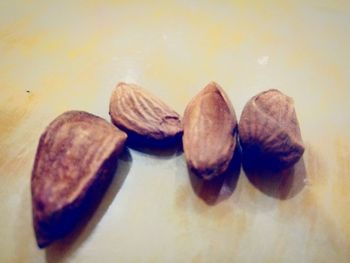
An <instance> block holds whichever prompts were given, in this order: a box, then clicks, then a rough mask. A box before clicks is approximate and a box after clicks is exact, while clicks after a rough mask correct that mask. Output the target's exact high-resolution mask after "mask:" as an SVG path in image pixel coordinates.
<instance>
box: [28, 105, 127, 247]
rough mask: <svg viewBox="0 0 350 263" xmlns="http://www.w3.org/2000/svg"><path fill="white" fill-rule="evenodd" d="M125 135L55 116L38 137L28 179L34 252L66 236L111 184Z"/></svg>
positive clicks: (88, 119)
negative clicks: (29, 183)
mask: <svg viewBox="0 0 350 263" xmlns="http://www.w3.org/2000/svg"><path fill="white" fill-rule="evenodd" d="M126 137H127V136H126V134H125V133H124V132H122V131H120V130H118V129H117V128H115V127H114V126H113V125H111V124H109V123H108V122H107V121H105V120H104V119H102V118H99V117H97V116H94V115H92V114H89V113H86V112H80V111H69V112H66V113H64V114H62V115H60V116H59V117H57V118H56V119H55V120H54V121H53V122H52V123H51V124H50V125H49V126H48V127H47V129H46V130H45V132H44V133H43V134H42V135H41V137H40V142H39V145H38V149H37V153H36V157H35V162H34V167H33V171H32V179H31V191H32V206H33V223H34V230H35V234H36V238H37V243H38V246H39V247H41V248H42V247H45V246H47V245H49V244H50V243H51V242H53V241H54V240H55V239H58V238H61V237H63V236H64V235H66V234H67V233H68V232H69V231H70V230H71V229H72V228H73V227H74V226H75V225H76V224H78V223H79V220H80V218H81V216H82V214H84V212H85V210H86V208H88V207H89V205H90V203H91V202H92V201H93V200H94V198H95V197H96V196H97V195H98V194H102V193H99V192H101V191H103V189H104V188H105V187H106V186H107V185H108V182H109V181H110V179H111V176H112V174H111V172H113V170H114V169H115V167H116V163H117V159H116V158H117V155H118V154H119V153H120V152H121V150H122V149H123V145H124V142H125V140H126Z"/></svg>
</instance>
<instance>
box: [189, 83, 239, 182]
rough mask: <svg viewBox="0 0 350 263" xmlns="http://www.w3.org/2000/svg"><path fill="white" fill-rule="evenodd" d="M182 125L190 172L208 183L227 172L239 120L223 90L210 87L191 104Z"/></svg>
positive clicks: (213, 84)
mask: <svg viewBox="0 0 350 263" xmlns="http://www.w3.org/2000/svg"><path fill="white" fill-rule="evenodd" d="M183 123H184V124H183V125H184V135H183V146H184V152H185V156H186V161H187V164H188V166H189V168H190V169H191V170H192V171H193V172H194V173H195V174H197V175H198V176H200V177H202V178H204V179H206V180H210V179H212V178H213V177H216V176H218V175H220V174H222V173H223V172H225V171H226V170H227V168H228V165H229V163H230V161H231V159H232V156H233V152H234V149H235V147H236V129H237V119H236V115H235V112H234V110H233V107H232V104H231V102H230V101H229V99H228V97H227V95H226V94H225V92H224V90H223V89H222V88H221V87H220V86H219V85H218V84H216V83H215V82H211V83H209V84H208V85H207V86H206V87H205V88H204V89H203V90H202V91H201V92H200V93H199V94H198V95H197V96H196V97H194V98H193V99H192V101H191V102H190V103H189V104H188V106H187V108H186V110H185V113H184V118H183Z"/></svg>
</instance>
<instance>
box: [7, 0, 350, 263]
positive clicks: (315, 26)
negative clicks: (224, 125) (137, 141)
mask: <svg viewBox="0 0 350 263" xmlns="http://www.w3.org/2000/svg"><path fill="white" fill-rule="evenodd" d="M349 47H350V4H349V2H348V1H330V0H329V1H283V3H282V1H212V2H208V1H193V0H191V1H176V2H171V1H157V2H152V3H151V2H148V1H141V2H133V1H104V2H102V1H74V3H73V1H57V2H56V3H53V2H52V1H1V2H0V200H1V201H0V237H1V238H0V262H84V263H85V262H349V260H350V190H349V189H350V140H349V139H350V114H349V113H350V106H349V101H350V62H349V61H350V51H349ZM211 80H215V81H217V82H218V83H219V84H220V85H221V86H223V88H224V89H225V90H226V92H227V93H228V95H229V97H230V99H231V101H232V103H233V105H234V108H235V110H236V113H237V116H238V117H239V116H240V113H241V110H242V108H243V106H244V104H245V103H246V102H247V100H248V99H249V98H250V97H252V96H253V95H255V94H256V93H258V92H260V91H262V90H265V89H268V88H278V89H280V90H281V91H283V92H285V93H286V94H288V95H290V96H291V97H293V98H294V100H295V107H296V111H297V114H298V118H299V122H300V126H301V130H302V135H303V138H304V141H305V144H306V152H305V154H304V158H303V161H301V162H300V163H298V165H297V167H296V169H295V173H294V175H293V176H291V177H288V178H287V179H286V180H282V181H277V182H275V181H271V182H269V181H268V182H262V184H260V187H257V186H256V185H255V184H253V183H252V182H251V180H249V178H248V177H247V176H246V175H245V173H244V172H243V171H241V173H240V176H239V178H238V180H237V182H233V183H232V182H231V186H230V184H228V185H226V184H225V185H224V187H223V189H222V191H221V193H220V195H219V196H218V200H216V202H215V204H212V202H208V198H209V201H210V200H211V201H213V200H212V199H213V198H214V197H215V195H214V197H213V196H212V193H213V192H214V193H215V187H214V189H213V187H209V188H208V187H207V186H202V185H201V184H200V183H199V182H198V181H196V180H195V179H194V178H192V180H191V178H190V177H189V175H188V172H187V169H186V164H185V162H184V156H183V154H182V153H179V152H177V151H173V152H166V153H162V155H161V156H157V155H154V154H151V153H149V152H147V151H146V152H140V151H136V150H129V152H126V153H124V155H123V156H122V160H121V161H120V166H119V170H118V171H117V173H116V178H115V180H114V181H113V182H112V185H111V187H110V188H109V190H108V192H107V193H106V196H105V198H104V199H103V201H102V203H101V205H100V206H99V208H98V209H97V211H96V213H95V214H94V215H93V216H92V218H91V220H90V221H88V222H87V223H85V224H84V225H83V226H82V227H81V229H80V230H79V231H76V232H74V233H73V234H72V235H70V236H69V237H67V238H66V239H65V240H63V241H60V242H57V243H56V245H54V246H52V247H51V248H49V249H47V250H46V251H45V250H39V249H37V247H36V244H35V239H34V234H33V230H32V221H31V203H30V175H31V168H32V164H33V160H34V155H35V149H36V146H37V143H38V138H39V136H40V134H41V132H42V131H43V130H44V128H45V127H46V126H47V125H48V123H49V122H50V121H52V120H53V118H55V117H56V116H57V115H59V114H61V113H62V112H64V111H66V110H70V109H76V110H86V111H89V112H91V113H93V114H96V115H99V116H101V117H104V118H106V119H107V120H109V116H108V103H109V97H110V94H111V91H112V89H113V88H114V86H115V84H116V83H117V82H118V81H127V82H135V83H138V84H140V85H141V86H143V87H145V88H146V89H148V90H149V91H151V92H152V93H154V94H156V95H158V96H159V97H160V98H162V99H163V100H164V101H166V102H167V103H168V104H169V105H171V106H172V107H173V108H174V109H176V110H177V111H178V112H179V113H182V112H183V110H184V109H185V107H186V105H187V103H188V102H189V100H190V99H191V98H192V97H193V96H194V95H196V94H197V93H198V92H199V91H200V90H201V89H202V88H203V87H204V86H205V84H206V83H208V82H209V81H211ZM27 91H28V92H27ZM191 182H192V183H191ZM198 189H199V190H198ZM204 193H207V194H206V196H203V195H204ZM208 195H209V197H208ZM214 199H215V198H214ZM205 200H206V201H207V202H205ZM208 203H209V204H208Z"/></svg>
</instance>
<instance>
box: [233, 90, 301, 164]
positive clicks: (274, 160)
mask: <svg viewBox="0 0 350 263" xmlns="http://www.w3.org/2000/svg"><path fill="white" fill-rule="evenodd" d="M239 138H240V143H241V146H242V151H243V154H246V155H247V156H248V157H249V159H251V160H255V161H256V162H260V163H265V164H266V165H272V166H273V167H275V168H286V167H289V166H292V165H293V164H295V163H296V162H297V161H298V160H299V159H300V157H301V156H302V155H303V152H304V145H303V142H302V138H301V132H300V128H299V123H298V119H297V116H296V113H295V109H294V102H293V99H292V98H290V97H288V96H286V95H284V94H283V93H282V92H280V91H279V90H276V89H271V90H267V91H264V92H262V93H259V94H258V95H256V96H254V97H253V98H251V99H250V100H249V101H248V103H247V104H246V105H245V107H244V109H243V112H242V115H241V119H240V122H239Z"/></svg>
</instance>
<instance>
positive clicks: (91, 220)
mask: <svg viewBox="0 0 350 263" xmlns="http://www.w3.org/2000/svg"><path fill="white" fill-rule="evenodd" d="M131 162H132V158H131V155H130V153H129V150H127V149H125V150H124V152H123V153H122V155H121V156H120V158H119V161H118V167H117V170H116V171H114V172H115V175H114V177H113V179H112V182H111V184H110V185H109V187H108V189H107V191H106V192H105V193H104V194H102V196H101V198H103V199H102V200H101V198H99V199H98V200H96V202H94V203H93V204H92V206H91V207H90V208H89V211H88V212H87V215H86V216H85V217H84V218H83V219H82V221H81V222H80V224H79V226H78V227H77V228H76V229H74V231H73V232H72V233H70V234H69V235H68V236H66V237H65V238H63V239H61V240H58V241H56V242H55V243H53V244H52V245H51V246H49V247H48V248H47V249H46V261H47V262H48V263H56V262H65V260H66V259H67V258H69V257H70V256H71V255H72V254H74V252H75V251H76V250H77V249H79V247H80V246H81V245H82V244H83V243H84V241H85V240H87V238H88V237H89V236H90V234H91V233H92V232H93V231H94V229H95V227H96V226H97V224H98V223H99V222H100V220H101V219H102V217H103V215H104V214H105V213H106V212H107V210H108V208H109V206H110V204H111V203H112V202H113V200H114V198H115V196H116V195H117V193H118V192H119V190H120V189H121V187H122V185H123V183H124V181H125V179H126V176H127V174H128V172H129V170H130V165H131ZM99 201H101V202H99Z"/></svg>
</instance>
